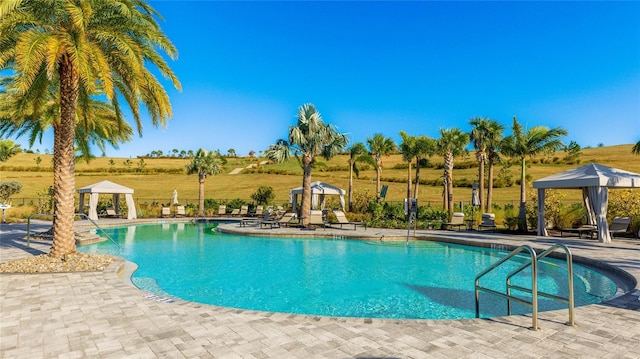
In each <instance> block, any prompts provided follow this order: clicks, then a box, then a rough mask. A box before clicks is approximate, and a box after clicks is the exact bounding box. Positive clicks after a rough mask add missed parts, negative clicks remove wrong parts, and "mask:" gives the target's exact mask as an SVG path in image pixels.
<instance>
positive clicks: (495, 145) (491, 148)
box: [480, 120, 504, 212]
mask: <svg viewBox="0 0 640 359" xmlns="http://www.w3.org/2000/svg"><path fill="white" fill-rule="evenodd" d="M503 131H504V126H503V125H501V124H499V123H498V122H497V121H494V120H489V124H488V127H487V132H486V133H485V140H486V142H485V143H486V151H487V164H488V169H487V201H486V202H485V211H486V212H491V211H492V210H491V208H492V207H491V205H492V201H493V169H494V168H495V165H496V164H497V163H498V162H499V161H500V154H499V147H500V143H501V142H502V132H503ZM480 193H481V194H482V192H480Z"/></svg>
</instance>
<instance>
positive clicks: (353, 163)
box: [349, 142, 372, 212]
mask: <svg viewBox="0 0 640 359" xmlns="http://www.w3.org/2000/svg"><path fill="white" fill-rule="evenodd" d="M358 162H367V163H371V162H372V159H371V156H369V153H368V152H367V148H366V147H365V146H364V143H362V142H358V143H354V144H353V146H351V147H350V148H349V212H353V174H354V173H355V174H356V177H357V176H360V169H359V168H358V166H357V163H358Z"/></svg>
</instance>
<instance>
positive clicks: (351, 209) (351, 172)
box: [349, 162, 353, 212]
mask: <svg viewBox="0 0 640 359" xmlns="http://www.w3.org/2000/svg"><path fill="white" fill-rule="evenodd" d="M349 212H353V163H351V162H349Z"/></svg>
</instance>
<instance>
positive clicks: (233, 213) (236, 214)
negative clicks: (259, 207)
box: [229, 208, 240, 217]
mask: <svg viewBox="0 0 640 359" xmlns="http://www.w3.org/2000/svg"><path fill="white" fill-rule="evenodd" d="M229 214H230V215H231V216H232V217H235V216H238V215H240V208H234V209H232V210H231V213H229Z"/></svg>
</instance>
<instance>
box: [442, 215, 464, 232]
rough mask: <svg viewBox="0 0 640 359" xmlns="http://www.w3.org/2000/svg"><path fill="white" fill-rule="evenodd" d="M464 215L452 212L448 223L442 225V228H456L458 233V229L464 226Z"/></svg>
mask: <svg viewBox="0 0 640 359" xmlns="http://www.w3.org/2000/svg"><path fill="white" fill-rule="evenodd" d="M464 225H465V224H464V213H462V212H453V214H452V215H451V221H449V222H448V223H443V224H442V227H443V228H444V229H447V228H451V229H453V228H454V227H458V231H459V230H460V228H462V226H464Z"/></svg>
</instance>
